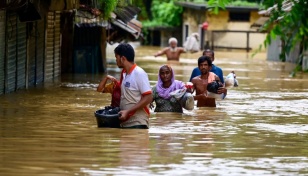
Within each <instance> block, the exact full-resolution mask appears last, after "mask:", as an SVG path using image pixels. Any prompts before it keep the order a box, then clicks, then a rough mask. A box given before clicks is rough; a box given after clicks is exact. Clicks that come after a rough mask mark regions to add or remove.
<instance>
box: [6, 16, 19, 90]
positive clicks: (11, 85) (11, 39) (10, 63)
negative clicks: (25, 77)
mask: <svg viewBox="0 0 308 176" xmlns="http://www.w3.org/2000/svg"><path fill="white" fill-rule="evenodd" d="M16 34H17V16H16V13H9V12H8V13H7V19H6V35H7V56H6V62H5V84H6V86H5V93H8V92H12V91H15V90H16V63H17V59H16V57H17V56H16V41H17V36H16Z"/></svg>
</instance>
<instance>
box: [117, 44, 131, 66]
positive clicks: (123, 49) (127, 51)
mask: <svg viewBox="0 0 308 176" xmlns="http://www.w3.org/2000/svg"><path fill="white" fill-rule="evenodd" d="M114 53H115V54H118V55H120V56H125V57H126V59H127V61H129V62H134V59H135V51H134V48H133V47H132V46H131V45H130V44H128V43H120V44H119V45H118V46H117V47H116V48H115V49H114Z"/></svg>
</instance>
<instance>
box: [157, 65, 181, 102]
mask: <svg viewBox="0 0 308 176" xmlns="http://www.w3.org/2000/svg"><path fill="white" fill-rule="evenodd" d="M164 66H167V67H168V68H169V69H170V71H171V72H172V78H171V82H172V84H171V85H170V87H168V88H164V87H163V81H162V80H161V79H160V76H159V71H158V82H157V84H156V91H157V93H158V95H159V96H160V97H162V98H164V99H170V98H171V95H170V93H171V92H173V91H175V90H177V89H183V88H185V85H184V83H183V82H182V81H178V80H174V72H173V69H172V68H171V67H170V66H168V65H162V66H161V67H160V68H159V70H160V69H161V68H162V67H164Z"/></svg>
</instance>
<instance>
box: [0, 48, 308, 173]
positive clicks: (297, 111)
mask: <svg viewBox="0 0 308 176" xmlns="http://www.w3.org/2000/svg"><path fill="white" fill-rule="evenodd" d="M159 49H160V48H157V47H140V48H136V51H137V52H136V53H137V57H136V62H137V64H138V65H140V66H141V67H142V68H144V69H145V70H146V71H147V72H148V73H149V77H150V81H151V85H152V86H153V85H154V84H155V83H156V81H157V73H158V68H159V66H160V65H162V64H164V63H166V59H165V58H164V57H157V58H154V57H153V55H154V53H156V52H157V51H158V50H159ZM108 51H110V55H109V56H108V64H109V65H108V74H111V75H114V76H115V77H118V78H119V75H120V71H121V70H120V69H119V68H117V67H116V65H115V60H114V56H113V52H111V51H113V50H112V49H110V50H108ZM199 54H200V55H201V53H195V54H190V53H187V54H183V55H182V58H181V60H180V62H170V63H169V64H171V65H172V67H173V68H174V70H175V73H176V79H179V80H182V81H188V79H189V77H190V73H191V70H192V69H193V68H194V67H196V65H197V58H198V57H199ZM215 55H216V60H215V64H216V65H219V66H220V67H222V68H223V70H224V74H225V75H226V74H227V73H228V72H230V71H232V70H235V71H236V75H237V78H238V80H239V83H240V87H238V88H232V89H230V90H228V96H227V99H225V100H223V101H218V102H217V108H196V109H194V110H192V111H184V113H183V114H176V113H154V112H153V110H152V112H151V113H152V114H151V116H152V117H151V119H150V124H151V126H150V129H149V130H127V129H125V130H124V129H108V128H97V125H96V120H95V118H94V114H93V113H94V111H95V110H97V109H99V108H102V107H104V106H106V105H109V104H110V100H111V96H110V94H100V93H98V92H96V86H97V85H98V83H99V81H100V80H101V79H102V78H103V77H104V76H105V74H101V75H87V74H78V75H63V77H62V78H61V79H60V80H55V81H54V82H52V83H50V84H45V85H44V86H38V87H35V88H31V89H29V90H20V91H18V92H16V93H11V94H7V95H1V96H0V135H1V140H0V173H1V175H253V174H254V175H307V174H308V170H307V168H308V158H307V156H308V150H307V148H308V143H307V142H306V140H307V137H308V134H307V133H308V125H307V117H308V108H307V107H308V100H307V95H308V94H307V93H308V79H307V78H308V76H307V74H306V75H305V74H298V75H297V77H296V78H290V77H289V73H290V72H291V70H292V68H293V67H292V65H291V64H287V63H276V62H266V61H265V60H264V58H265V57H264V54H259V55H257V57H256V58H253V59H252V58H247V54H246V53H241V52H232V53H230V52H219V51H218V52H216V53H215Z"/></svg>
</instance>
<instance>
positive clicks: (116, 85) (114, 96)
mask: <svg viewBox="0 0 308 176" xmlns="http://www.w3.org/2000/svg"><path fill="white" fill-rule="evenodd" d="M103 93H111V106H112V107H119V106H120V98H121V85H120V82H118V81H117V82H111V83H109V84H106V86H105V88H104V90H103Z"/></svg>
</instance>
